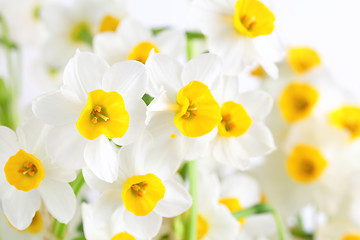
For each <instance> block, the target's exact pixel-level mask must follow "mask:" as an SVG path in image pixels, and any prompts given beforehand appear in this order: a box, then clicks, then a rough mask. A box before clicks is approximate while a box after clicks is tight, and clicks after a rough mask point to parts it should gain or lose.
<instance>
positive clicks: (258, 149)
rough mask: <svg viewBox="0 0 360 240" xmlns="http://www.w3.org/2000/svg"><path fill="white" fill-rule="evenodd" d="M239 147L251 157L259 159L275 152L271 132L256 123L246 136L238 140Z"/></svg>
mask: <svg viewBox="0 0 360 240" xmlns="http://www.w3.org/2000/svg"><path fill="white" fill-rule="evenodd" d="M236 141H238V144H239V145H242V146H243V147H244V149H246V151H247V153H248V155H249V156H250V157H259V156H263V155H265V154H268V153H270V152H272V151H274V150H275V144H274V139H273V137H272V134H271V132H270V130H269V129H268V128H267V127H266V126H265V125H264V124H262V123H254V124H252V125H251V126H250V128H249V129H248V131H247V132H246V134H244V135H243V136H240V137H239V138H236Z"/></svg>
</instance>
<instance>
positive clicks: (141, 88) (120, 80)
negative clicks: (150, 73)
mask: <svg viewBox="0 0 360 240" xmlns="http://www.w3.org/2000/svg"><path fill="white" fill-rule="evenodd" d="M146 84H147V76H146V72H145V66H144V64H142V63H140V62H138V61H125V62H119V63H116V64H114V65H113V66H112V67H111V68H110V69H109V70H108V71H106V73H105V76H104V80H103V85H102V87H103V89H104V90H105V91H117V92H118V93H119V94H120V95H121V96H122V97H123V98H124V99H125V98H126V97H127V96H131V97H133V98H137V99H141V97H142V96H143V95H144V93H145V89H146Z"/></svg>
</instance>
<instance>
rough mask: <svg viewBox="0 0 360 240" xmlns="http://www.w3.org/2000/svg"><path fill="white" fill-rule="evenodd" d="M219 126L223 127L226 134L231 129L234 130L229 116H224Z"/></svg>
mask: <svg viewBox="0 0 360 240" xmlns="http://www.w3.org/2000/svg"><path fill="white" fill-rule="evenodd" d="M221 124H222V125H223V126H224V127H225V130H226V131H227V132H229V131H231V129H234V128H235V126H236V125H235V123H234V120H233V119H231V115H230V114H226V115H225V116H223V119H222V120H221Z"/></svg>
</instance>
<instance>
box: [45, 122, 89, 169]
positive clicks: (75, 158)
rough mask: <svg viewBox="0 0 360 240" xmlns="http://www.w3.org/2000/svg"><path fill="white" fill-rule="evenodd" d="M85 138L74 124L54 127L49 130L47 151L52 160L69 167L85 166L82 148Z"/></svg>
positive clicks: (83, 147)
mask: <svg viewBox="0 0 360 240" xmlns="http://www.w3.org/2000/svg"><path fill="white" fill-rule="evenodd" d="M86 143H87V139H86V138H84V137H83V136H81V135H80V133H79V132H78V131H77V129H76V126H75V124H67V125H64V126H61V127H55V128H53V129H52V130H51V131H50V132H49V136H48V139H47V145H46V147H47V152H48V153H49V156H50V157H51V158H52V160H53V161H55V162H57V163H58V164H59V165H62V166H64V167H66V168H69V169H80V168H82V167H84V166H85V162H84V149H85V145H86Z"/></svg>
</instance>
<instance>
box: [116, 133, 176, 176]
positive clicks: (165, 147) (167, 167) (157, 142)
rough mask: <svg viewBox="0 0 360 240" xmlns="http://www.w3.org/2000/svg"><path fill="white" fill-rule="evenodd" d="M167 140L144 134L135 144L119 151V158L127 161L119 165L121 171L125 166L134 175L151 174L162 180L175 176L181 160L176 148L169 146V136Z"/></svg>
mask: <svg viewBox="0 0 360 240" xmlns="http://www.w3.org/2000/svg"><path fill="white" fill-rule="evenodd" d="M167 139H168V140H166V139H161V138H156V137H153V136H151V135H150V134H148V133H144V134H143V135H142V136H141V138H140V139H139V140H138V141H137V142H136V143H135V144H133V145H131V146H129V148H128V149H127V148H124V149H123V150H122V151H120V157H121V158H126V159H128V160H127V163H122V164H121V169H122V171H124V170H125V168H124V167H125V166H126V167H127V169H128V171H129V172H132V173H134V174H146V173H153V174H155V175H156V176H157V177H159V178H160V179H162V180H165V179H167V178H169V177H170V176H172V175H173V174H175V172H176V171H177V170H178V168H179V166H180V163H181V158H180V154H179V151H178V149H177V148H176V146H175V145H173V144H169V142H170V139H171V138H170V136H168V137H167ZM129 159H130V160H129ZM123 161H124V160H123Z"/></svg>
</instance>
